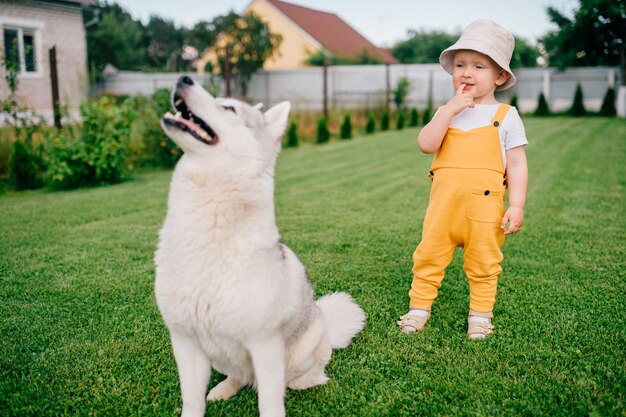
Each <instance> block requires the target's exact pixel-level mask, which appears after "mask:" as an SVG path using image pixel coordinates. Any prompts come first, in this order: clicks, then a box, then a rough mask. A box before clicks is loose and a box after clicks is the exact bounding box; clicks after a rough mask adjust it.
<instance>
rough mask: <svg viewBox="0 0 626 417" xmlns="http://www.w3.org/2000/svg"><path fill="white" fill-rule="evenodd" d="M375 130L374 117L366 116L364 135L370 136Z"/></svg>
mask: <svg viewBox="0 0 626 417" xmlns="http://www.w3.org/2000/svg"><path fill="white" fill-rule="evenodd" d="M375 130H376V122H375V121H374V116H372V115H371V114H368V115H367V123H366V124H365V133H367V134H368V135H369V134H372V133H374V131H375Z"/></svg>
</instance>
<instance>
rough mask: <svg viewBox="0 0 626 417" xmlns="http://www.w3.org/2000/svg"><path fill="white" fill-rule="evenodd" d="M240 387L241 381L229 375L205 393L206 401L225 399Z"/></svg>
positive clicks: (235, 392)
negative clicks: (207, 393)
mask: <svg viewBox="0 0 626 417" xmlns="http://www.w3.org/2000/svg"><path fill="white" fill-rule="evenodd" d="M240 389H241V383H240V382H239V381H238V380H236V379H235V378H233V377H231V376H229V377H228V378H226V379H225V380H223V381H222V382H220V383H219V384H217V385H216V386H215V387H214V388H213V389H212V390H211V391H209V395H207V397H206V399H207V401H220V400H227V399H229V398H230V397H232V396H233V395H235V394H237V393H238V392H239V390H240Z"/></svg>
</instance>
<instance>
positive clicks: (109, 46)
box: [87, 2, 148, 78]
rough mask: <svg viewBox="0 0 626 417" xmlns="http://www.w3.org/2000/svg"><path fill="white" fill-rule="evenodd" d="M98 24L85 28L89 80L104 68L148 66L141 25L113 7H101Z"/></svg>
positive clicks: (139, 67)
mask: <svg viewBox="0 0 626 417" xmlns="http://www.w3.org/2000/svg"><path fill="white" fill-rule="evenodd" d="M99 7H100V19H99V20H98V23H97V24H95V25H93V26H90V27H89V28H87V51H88V54H89V56H88V61H89V68H90V70H91V72H92V74H91V75H92V77H94V78H97V77H98V76H99V74H100V73H101V72H102V70H103V69H104V66H105V65H106V64H109V63H110V64H112V65H114V66H116V67H117V68H120V69H125V70H139V69H142V68H145V67H146V66H147V64H148V58H147V54H146V49H147V48H146V38H145V33H144V28H143V25H142V24H141V22H138V21H135V20H133V18H132V16H131V15H130V14H129V13H128V12H127V11H126V10H124V9H123V8H122V7H120V6H118V5H117V4H109V3H106V2H105V3H104V4H102V5H100V6H99Z"/></svg>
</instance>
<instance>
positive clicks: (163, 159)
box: [144, 88, 183, 168]
mask: <svg viewBox="0 0 626 417" xmlns="http://www.w3.org/2000/svg"><path fill="white" fill-rule="evenodd" d="M170 95H171V92H170V90H169V89H167V88H161V89H159V90H157V91H156V92H155V93H154V94H153V95H152V100H151V103H152V108H153V110H154V111H153V112H149V113H151V114H149V115H148V122H147V126H146V131H145V132H144V143H145V144H146V146H147V148H148V150H150V151H151V152H150V153H151V154H152V155H153V161H154V163H155V164H156V165H159V166H163V167H168V168H169V167H173V166H174V165H176V162H178V160H179V159H180V157H181V156H182V155H183V151H182V150H181V149H180V148H179V147H178V145H176V144H175V143H174V141H172V140H170V138H168V137H167V136H166V135H165V133H164V132H163V128H162V127H161V118H162V117H163V115H164V114H165V113H167V112H168V111H172V104H171V99H170Z"/></svg>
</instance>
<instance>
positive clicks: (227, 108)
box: [222, 106, 237, 114]
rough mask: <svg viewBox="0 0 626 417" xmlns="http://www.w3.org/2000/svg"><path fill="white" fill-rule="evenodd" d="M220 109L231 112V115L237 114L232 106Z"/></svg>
mask: <svg viewBox="0 0 626 417" xmlns="http://www.w3.org/2000/svg"><path fill="white" fill-rule="evenodd" d="M222 108H223V109H224V110H228V111H232V112H233V113H235V114H237V111H236V110H235V108H234V107H233V106H222Z"/></svg>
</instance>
